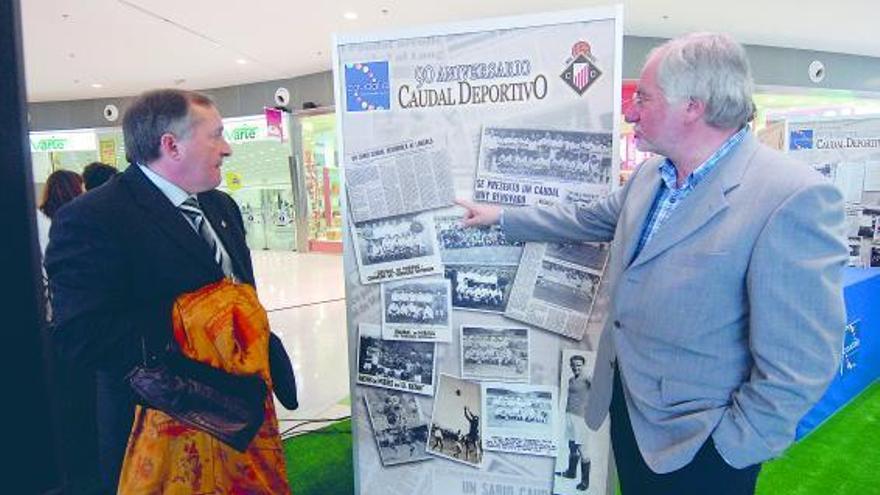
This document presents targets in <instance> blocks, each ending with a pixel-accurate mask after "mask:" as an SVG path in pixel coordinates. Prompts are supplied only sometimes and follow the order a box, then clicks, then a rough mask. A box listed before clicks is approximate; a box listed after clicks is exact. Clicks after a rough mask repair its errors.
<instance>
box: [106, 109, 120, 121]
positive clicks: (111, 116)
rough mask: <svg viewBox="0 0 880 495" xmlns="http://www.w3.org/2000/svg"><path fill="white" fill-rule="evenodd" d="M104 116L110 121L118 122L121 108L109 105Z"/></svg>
mask: <svg viewBox="0 0 880 495" xmlns="http://www.w3.org/2000/svg"><path fill="white" fill-rule="evenodd" d="M104 118H105V119H107V120H108V121H109V122H116V119H118V118H119V109H118V108H116V105H107V106H106V107H104Z"/></svg>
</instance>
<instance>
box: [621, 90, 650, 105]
mask: <svg viewBox="0 0 880 495" xmlns="http://www.w3.org/2000/svg"><path fill="white" fill-rule="evenodd" d="M649 101H651V97H650V96H648V95H646V94H645V93H642V92H641V91H639V90H636V91H635V92H634V93H633V94H632V96H630V98H629V101H628V102H627V103H629V104H630V105H635V106H637V107H641V106H642V105H644V104H645V103H648V102H649Z"/></svg>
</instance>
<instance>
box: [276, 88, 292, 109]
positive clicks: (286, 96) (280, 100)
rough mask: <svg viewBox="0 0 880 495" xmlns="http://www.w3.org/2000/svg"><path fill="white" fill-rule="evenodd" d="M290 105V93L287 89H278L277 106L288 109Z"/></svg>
mask: <svg viewBox="0 0 880 495" xmlns="http://www.w3.org/2000/svg"><path fill="white" fill-rule="evenodd" d="M289 103H290V91H288V90H287V88H278V89H276V90H275V104H276V105H278V106H280V107H286V106H287V105H288V104H289Z"/></svg>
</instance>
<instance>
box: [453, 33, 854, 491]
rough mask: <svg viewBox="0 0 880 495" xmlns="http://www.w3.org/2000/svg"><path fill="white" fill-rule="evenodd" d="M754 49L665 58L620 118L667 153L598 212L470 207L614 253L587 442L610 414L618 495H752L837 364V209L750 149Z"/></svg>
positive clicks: (485, 216)
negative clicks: (750, 55) (750, 53)
mask: <svg viewBox="0 0 880 495" xmlns="http://www.w3.org/2000/svg"><path fill="white" fill-rule="evenodd" d="M753 112H754V105H753V103H752V80H751V74H750V69H749V64H748V59H747V58H746V55H745V51H744V50H743V48H742V47H741V46H740V45H739V44H738V43H736V42H735V41H734V40H732V39H731V38H730V37H728V36H726V35H718V34H709V33H698V34H691V35H687V36H683V37H681V38H677V39H674V40H671V41H669V42H667V43H665V44H663V45H662V46H660V47H658V48H656V49H655V50H654V51H653V52H651V54H650V55H649V57H648V60H647V62H646V64H645V66H644V68H643V70H642V74H641V78H640V81H639V87H638V91H637V92H636V93H635V96H634V98H633V101H632V102H631V104H630V105H629V106H628V108H626V109H625V115H626V118H627V121H629V122H631V123H632V124H633V125H634V127H635V137H636V141H637V145H638V147H639V149H641V150H643V151H650V152H654V153H657V154H658V155H661V156H659V157H658V158H656V159H651V160H648V161H647V162H645V163H643V164H642V165H641V166H640V167H639V169H638V170H637V171H636V172H635V173H634V174H633V176H632V177H631V179H630V180H629V181H628V182H627V183H626V185H625V186H624V187H623V188H621V189H620V190H618V191H616V192H615V193H613V194H611V195H610V196H608V197H607V198H605V199H604V200H602V201H599V202H597V203H595V204H593V205H591V206H590V207H587V208H577V207H575V206H573V205H559V206H557V207H554V208H518V209H516V208H515V209H507V210H503V211H502V210H501V209H500V208H498V207H495V206H490V205H476V204H473V203H469V202H461V204H462V205H463V206H465V207H466V208H467V209H468V211H467V212H466V213H465V219H464V223H465V224H466V225H488V224H493V223H497V222H499V221H500V222H501V224H502V226H503V229H504V233H505V235H507V236H509V237H510V238H511V239H514V240H535V241H556V242H559V241H568V242H571V241H610V242H611V251H610V253H611V254H610V259H609V262H608V267H607V269H606V273H605V283H603V291H604V292H605V293H606V295H607V296H608V297H609V298H610V307H609V312H608V315H607V320H606V322H605V327H604V329H603V332H602V335H601V337H600V339H599V347H598V350H597V353H598V354H597V361H596V369H595V372H594V375H593V385H592V390H591V397H590V403H589V404H588V406H587V418H586V421H587V424H588V425H589V426H590V427H591V428H593V429H596V428H598V427H599V425H600V424H601V422H602V420H603V419H604V418H605V415H606V414H607V412H608V410H609V409H610V411H611V420H612V427H611V435H612V443H613V446H614V452H615V458H616V461H617V469H618V475H619V478H620V481H621V487H622V489H623V493H624V494H625V495H634V494H651V495H662V494H676V495H677V494H683V493H712V494H713V495H720V494H728V493H730V494H744V493H753V492H754V487H755V482H756V479H757V475H758V471H759V469H760V464H761V463H762V462H763V461H765V460H767V459H770V458H772V457H775V456H778V455H779V454H780V453H781V452H782V451H783V450H785V448H786V447H787V446H788V445H789V444H791V442H792V441H793V439H794V434H795V428H796V426H797V423H798V421H799V420H800V418H801V417H802V416H803V415H804V413H806V412H807V410H808V409H809V408H810V407H811V406H812V405H813V404H814V403H815V402H816V401H818V399H819V398H820V397H821V395H822V393H823V392H824V390H825V388H826V387H827V386H828V384H829V382H830V381H831V379H832V377H833V375H834V372H835V369H836V367H837V365H838V360H839V358H840V349H841V339H842V336H843V328H844V325H845V312H844V305H843V292H842V288H841V272H842V268H843V266H844V263H845V261H846V258H847V249H846V245H845V243H844V242H843V223H844V208H843V198H842V195H841V193H840V192H839V191H838V190H837V189H836V188H835V187H834V186H833V185H831V184H830V183H828V182H826V181H825V180H824V179H823V178H822V177H821V176H820V175H819V174H818V173H816V172H814V171H813V170H811V169H810V168H809V167H808V166H807V165H804V164H801V163H797V162H795V161H793V160H791V159H789V158H787V157H786V156H785V155H783V154H781V153H779V152H777V151H774V150H771V149H769V148H767V147H765V146H763V145H761V144H760V143H759V142H758V141H757V140H756V139H755V137H754V136H752V134H751V133H750V132H749V128H748V121H749V120H750V119H751V117H752V114H753Z"/></svg>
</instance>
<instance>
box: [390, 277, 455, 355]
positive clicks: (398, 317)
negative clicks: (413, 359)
mask: <svg viewBox="0 0 880 495" xmlns="http://www.w3.org/2000/svg"><path fill="white" fill-rule="evenodd" d="M451 299H452V297H451V291H450V285H449V280H446V279H444V278H434V277H431V278H416V279H410V280H401V281H397V282H388V283H385V284H382V338H384V339H386V340H418V341H429V342H450V341H451V340H452V323H451V319H450V312H451V310H452V300H451Z"/></svg>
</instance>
